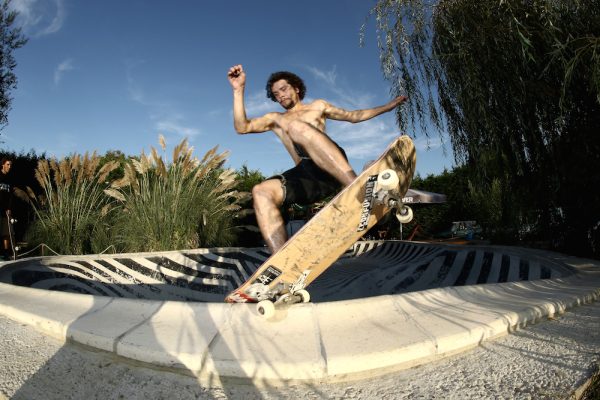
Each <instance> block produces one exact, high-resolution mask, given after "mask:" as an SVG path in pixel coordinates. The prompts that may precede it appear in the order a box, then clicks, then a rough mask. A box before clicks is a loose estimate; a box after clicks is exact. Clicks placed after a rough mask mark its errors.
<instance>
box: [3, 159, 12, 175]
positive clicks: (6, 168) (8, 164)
mask: <svg viewBox="0 0 600 400" xmlns="http://www.w3.org/2000/svg"><path fill="white" fill-rule="evenodd" d="M10 167H12V161H6V162H4V164H2V173H3V174H8V172H9V171H10Z"/></svg>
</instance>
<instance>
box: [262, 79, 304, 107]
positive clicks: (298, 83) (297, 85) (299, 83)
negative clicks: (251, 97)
mask: <svg viewBox="0 0 600 400" xmlns="http://www.w3.org/2000/svg"><path fill="white" fill-rule="evenodd" d="M282 79H285V80H286V81H287V83H289V84H290V85H291V86H292V87H293V88H294V89H298V96H299V97H300V100H302V99H304V95H305V94H306V86H305V85H304V81H303V80H302V79H301V78H300V77H299V76H298V75H296V74H294V73H292V72H288V71H279V72H273V73H272V74H271V76H270V77H269V80H268V81H267V97H268V98H269V99H271V100H273V101H275V102H276V101H277V99H275V95H273V91H272V90H271V87H272V86H273V84H274V83H275V82H277V81H279V80H282Z"/></svg>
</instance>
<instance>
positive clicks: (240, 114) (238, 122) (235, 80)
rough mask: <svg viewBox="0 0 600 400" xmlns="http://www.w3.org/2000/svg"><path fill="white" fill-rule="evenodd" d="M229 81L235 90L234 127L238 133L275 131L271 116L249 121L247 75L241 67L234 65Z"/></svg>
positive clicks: (228, 74) (230, 70)
mask: <svg viewBox="0 0 600 400" xmlns="http://www.w3.org/2000/svg"><path fill="white" fill-rule="evenodd" d="M227 79H229V83H230V84H231V87H232V89H233V126H234V128H235V130H236V132H238V133H241V134H245V133H260V132H266V131H269V130H271V129H273V126H274V123H273V119H272V118H271V117H270V114H266V115H264V116H262V117H259V118H252V119H248V117H247V116H246V106H245V104H244V89H245V87H246V73H245V72H244V69H243V68H242V66H241V65H234V66H233V67H231V68H229V71H228V72H227Z"/></svg>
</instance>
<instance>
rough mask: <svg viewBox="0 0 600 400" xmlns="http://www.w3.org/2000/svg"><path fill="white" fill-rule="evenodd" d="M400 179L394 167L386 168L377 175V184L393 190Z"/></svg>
mask: <svg viewBox="0 0 600 400" xmlns="http://www.w3.org/2000/svg"><path fill="white" fill-rule="evenodd" d="M399 182H400V179H399V178H398V174H397V173H396V171H394V170H393V169H384V170H383V171H381V172H380V173H379V175H377V185H378V188H379V189H383V190H392V189H395V188H397V187H398V183H399Z"/></svg>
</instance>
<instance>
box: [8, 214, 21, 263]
mask: <svg viewBox="0 0 600 400" xmlns="http://www.w3.org/2000/svg"><path fill="white" fill-rule="evenodd" d="M6 221H7V224H8V238H9V240H10V249H11V251H12V259H13V260H16V259H17V250H19V249H18V247H17V246H16V242H15V230H14V227H13V224H14V223H15V222H17V220H16V219H14V218H13V217H11V215H10V214H9V212H8V211H6Z"/></svg>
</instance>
